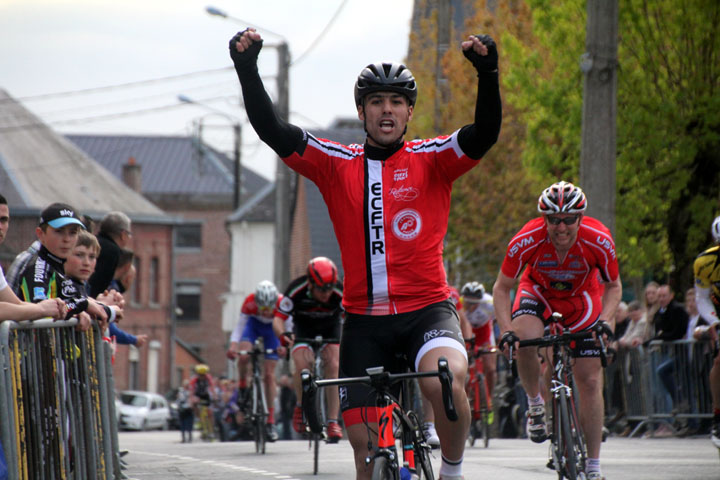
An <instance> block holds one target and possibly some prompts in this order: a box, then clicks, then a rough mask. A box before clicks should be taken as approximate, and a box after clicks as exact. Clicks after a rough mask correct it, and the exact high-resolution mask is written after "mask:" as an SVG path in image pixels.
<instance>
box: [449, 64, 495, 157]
mask: <svg viewBox="0 0 720 480" xmlns="http://www.w3.org/2000/svg"><path fill="white" fill-rule="evenodd" d="M501 124H502V102H501V100H500V85H499V82H498V74H497V72H489V73H481V74H479V75H478V90H477V99H476V101H475V120H474V122H473V123H472V124H470V125H466V126H464V127H463V128H462V129H461V130H460V133H459V134H458V143H459V144H460V148H461V149H462V151H463V152H464V153H465V154H466V155H467V156H468V157H470V158H475V159H478V158H481V157H482V156H483V155H485V153H486V152H487V151H488V150H490V147H492V146H493V145H495V142H497V139H498V136H499V135H500V125H501Z"/></svg>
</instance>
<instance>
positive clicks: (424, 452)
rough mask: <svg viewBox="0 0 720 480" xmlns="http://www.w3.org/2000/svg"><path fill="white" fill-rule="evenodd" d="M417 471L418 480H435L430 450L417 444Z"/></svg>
mask: <svg viewBox="0 0 720 480" xmlns="http://www.w3.org/2000/svg"><path fill="white" fill-rule="evenodd" d="M415 469H416V470H417V473H418V479H421V478H425V479H426V480H435V474H434V473H433V469H432V463H431V462H430V448H428V447H423V446H422V445H418V444H415Z"/></svg>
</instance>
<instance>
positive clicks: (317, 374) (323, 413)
mask: <svg viewBox="0 0 720 480" xmlns="http://www.w3.org/2000/svg"><path fill="white" fill-rule="evenodd" d="M295 343H296V344H297V343H301V344H307V345H308V347H309V348H310V350H312V352H313V354H314V355H315V358H314V359H313V375H314V378H316V379H322V378H323V361H322V347H323V346H324V345H328V344H335V343H340V339H339V338H323V337H322V335H318V336H316V337H315V338H296V339H295ZM318 401H319V404H320V406H319V409H320V412H319V413H320V420H321V422H322V424H323V429H322V432H320V433H314V432H312V431H311V432H310V437H309V442H310V448H312V449H313V450H314V452H313V475H317V474H318V471H319V469H320V466H319V462H320V460H319V457H320V442H321V441H327V428H326V427H327V425H326V420H327V410H326V400H325V395H320V397H319V399H318ZM313 447H314V448H313Z"/></svg>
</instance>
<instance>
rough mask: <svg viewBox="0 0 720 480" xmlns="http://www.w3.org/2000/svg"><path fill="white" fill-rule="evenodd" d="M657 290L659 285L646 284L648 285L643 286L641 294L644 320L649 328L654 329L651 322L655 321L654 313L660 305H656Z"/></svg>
mask: <svg viewBox="0 0 720 480" xmlns="http://www.w3.org/2000/svg"><path fill="white" fill-rule="evenodd" d="M658 288H660V284H659V283H657V282H648V284H647V285H645V292H644V293H643V303H644V307H645V320H646V321H647V323H648V325H649V326H650V328H654V327H653V320H654V319H655V312H657V311H658V308H660V304H659V303H658Z"/></svg>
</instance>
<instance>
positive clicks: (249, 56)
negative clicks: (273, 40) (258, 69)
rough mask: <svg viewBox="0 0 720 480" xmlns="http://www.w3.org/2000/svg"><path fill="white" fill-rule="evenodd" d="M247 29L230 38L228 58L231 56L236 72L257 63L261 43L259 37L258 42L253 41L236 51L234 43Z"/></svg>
mask: <svg viewBox="0 0 720 480" xmlns="http://www.w3.org/2000/svg"><path fill="white" fill-rule="evenodd" d="M247 31H248V29H247V28H246V29H245V30H243V31H242V32H238V33H236V34H235V36H234V37H233V38H231V39H230V58H232V61H233V63H234V64H235V70H237V71H238V72H240V71H241V70H244V69H246V68H247V67H249V66H256V65H257V58H258V55H259V54H260V49H261V48H262V44H263V41H262V39H261V40H260V41H259V42H253V43H252V44H251V45H250V47H248V49H247V50H245V51H244V52H238V49H237V47H236V45H235V44H236V43H237V42H238V41H240V37H242V35H243V33H245V32H247Z"/></svg>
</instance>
